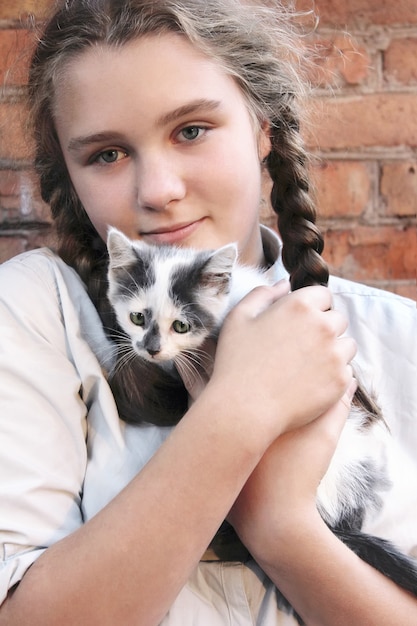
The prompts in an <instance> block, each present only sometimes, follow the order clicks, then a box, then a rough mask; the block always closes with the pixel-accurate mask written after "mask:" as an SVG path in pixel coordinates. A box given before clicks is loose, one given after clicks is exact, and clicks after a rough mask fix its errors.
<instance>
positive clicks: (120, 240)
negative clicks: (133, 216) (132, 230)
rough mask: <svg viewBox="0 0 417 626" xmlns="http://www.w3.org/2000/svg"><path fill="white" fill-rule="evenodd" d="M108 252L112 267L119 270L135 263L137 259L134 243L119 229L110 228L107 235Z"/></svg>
mask: <svg viewBox="0 0 417 626" xmlns="http://www.w3.org/2000/svg"><path fill="white" fill-rule="evenodd" d="M107 250H108V252H109V257H110V267H111V268H112V269H117V268H118V267H123V266H125V265H129V264H130V263H132V262H134V261H135V259H136V255H135V252H134V250H133V246H132V242H131V241H130V239H128V238H127V237H126V235H124V234H123V233H122V232H120V230H117V228H113V227H112V228H110V229H109V232H108V235H107Z"/></svg>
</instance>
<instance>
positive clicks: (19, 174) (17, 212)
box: [0, 170, 51, 222]
mask: <svg viewBox="0 0 417 626" xmlns="http://www.w3.org/2000/svg"><path fill="white" fill-rule="evenodd" d="M0 209H1V210H2V213H3V214H4V216H5V217H4V219H3V221H17V220H23V221H25V220H30V221H41V222H49V221H50V219H51V218H50V211H49V207H48V205H46V204H45V203H44V202H43V201H42V199H41V197H40V192H39V189H38V185H37V180H36V177H35V175H34V173H33V172H32V171H28V170H19V171H14V170H0Z"/></svg>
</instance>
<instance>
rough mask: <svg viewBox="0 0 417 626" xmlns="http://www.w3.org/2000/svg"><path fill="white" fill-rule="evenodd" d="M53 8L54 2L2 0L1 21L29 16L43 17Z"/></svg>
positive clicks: (47, 0)
mask: <svg viewBox="0 0 417 626" xmlns="http://www.w3.org/2000/svg"><path fill="white" fill-rule="evenodd" d="M52 6H53V0H1V2H0V19H2V20H13V19H16V20H17V19H19V18H20V17H21V16H22V17H26V16H27V15H28V14H34V15H36V16H39V17H42V16H43V15H45V14H46V13H47V12H48V11H50V8H51V7H52Z"/></svg>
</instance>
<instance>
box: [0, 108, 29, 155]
mask: <svg viewBox="0 0 417 626" xmlns="http://www.w3.org/2000/svg"><path fill="white" fill-rule="evenodd" d="M26 121H27V119H26V110H25V106H24V105H23V104H22V103H20V102H15V103H11V102H3V103H0V159H29V158H30V140H29V137H30V134H29V133H28V131H27V129H26Z"/></svg>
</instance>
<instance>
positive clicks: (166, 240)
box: [140, 218, 205, 245]
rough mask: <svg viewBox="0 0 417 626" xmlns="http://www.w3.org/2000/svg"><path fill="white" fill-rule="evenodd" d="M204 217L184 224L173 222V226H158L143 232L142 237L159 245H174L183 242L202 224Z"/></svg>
mask: <svg viewBox="0 0 417 626" xmlns="http://www.w3.org/2000/svg"><path fill="white" fill-rule="evenodd" d="M204 219H205V218H202V219H199V220H195V221H193V222H187V223H184V224H173V225H171V226H167V227H163V228H158V229H155V230H152V231H147V232H141V233H140V237H141V239H143V240H145V241H147V242H148V243H153V244H157V245H163V244H165V245H173V244H176V243H181V242H182V241H184V240H185V239H187V238H188V237H189V236H190V235H192V234H193V233H194V232H195V231H196V230H197V229H198V228H199V227H200V226H201V224H202V223H203V221H204Z"/></svg>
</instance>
